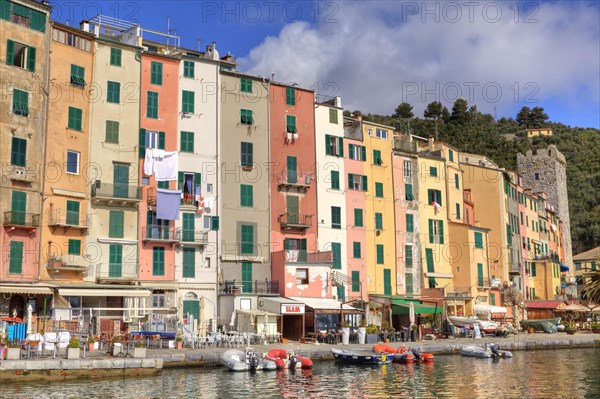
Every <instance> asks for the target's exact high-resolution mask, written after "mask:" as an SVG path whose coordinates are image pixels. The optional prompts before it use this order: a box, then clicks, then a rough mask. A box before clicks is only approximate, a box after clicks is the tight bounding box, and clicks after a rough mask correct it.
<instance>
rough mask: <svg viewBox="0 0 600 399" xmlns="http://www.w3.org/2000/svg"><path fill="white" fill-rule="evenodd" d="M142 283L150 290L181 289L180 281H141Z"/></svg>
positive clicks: (142, 285)
mask: <svg viewBox="0 0 600 399" xmlns="http://www.w3.org/2000/svg"><path fill="white" fill-rule="evenodd" d="M140 285H141V287H144V288H147V289H149V290H164V291H177V290H178V289H179V284H178V283H161V282H160V281H157V282H155V283H140Z"/></svg>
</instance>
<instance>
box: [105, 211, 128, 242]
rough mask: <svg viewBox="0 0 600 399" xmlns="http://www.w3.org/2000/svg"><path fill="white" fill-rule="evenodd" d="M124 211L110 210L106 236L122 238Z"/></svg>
mask: <svg viewBox="0 0 600 399" xmlns="http://www.w3.org/2000/svg"><path fill="white" fill-rule="evenodd" d="M124 219H125V212H124V211H110V214H109V227H108V236H109V237H111V238H123V234H124Z"/></svg>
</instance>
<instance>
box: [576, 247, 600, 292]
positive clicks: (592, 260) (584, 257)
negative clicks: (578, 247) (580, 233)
mask: <svg viewBox="0 0 600 399" xmlns="http://www.w3.org/2000/svg"><path fill="white" fill-rule="evenodd" d="M573 261H575V273H574V274H575V278H576V280H577V285H578V286H579V287H578V288H579V291H580V292H581V290H580V289H581V288H582V286H583V284H585V283H586V282H588V281H589V277H587V278H586V277H585V274H586V273H590V272H593V271H598V270H599V269H600V247H596V248H592V249H590V250H589V251H585V252H582V253H580V254H578V255H575V256H573Z"/></svg>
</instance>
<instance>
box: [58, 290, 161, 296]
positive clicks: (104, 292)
mask: <svg viewBox="0 0 600 399" xmlns="http://www.w3.org/2000/svg"><path fill="white" fill-rule="evenodd" d="M58 293H59V294H60V295H64V296H122V297H148V296H150V295H152V291H148V290H132V289H129V290H119V289H93V288H59V290H58Z"/></svg>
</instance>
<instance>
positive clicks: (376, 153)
mask: <svg viewBox="0 0 600 399" xmlns="http://www.w3.org/2000/svg"><path fill="white" fill-rule="evenodd" d="M382 164H383V160H382V159H381V151H380V150H373V165H382Z"/></svg>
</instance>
